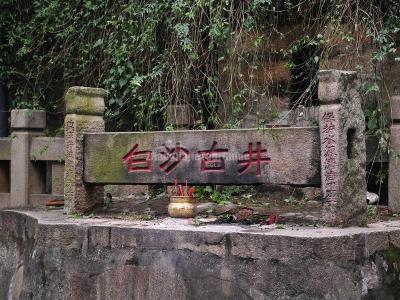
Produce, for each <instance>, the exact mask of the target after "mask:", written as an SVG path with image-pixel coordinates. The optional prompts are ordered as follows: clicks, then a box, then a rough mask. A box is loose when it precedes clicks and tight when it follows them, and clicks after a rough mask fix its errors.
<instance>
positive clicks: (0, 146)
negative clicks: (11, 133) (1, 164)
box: [0, 138, 11, 160]
mask: <svg viewBox="0 0 400 300" xmlns="http://www.w3.org/2000/svg"><path fill="white" fill-rule="evenodd" d="M10 159H11V142H10V138H0V160H10Z"/></svg>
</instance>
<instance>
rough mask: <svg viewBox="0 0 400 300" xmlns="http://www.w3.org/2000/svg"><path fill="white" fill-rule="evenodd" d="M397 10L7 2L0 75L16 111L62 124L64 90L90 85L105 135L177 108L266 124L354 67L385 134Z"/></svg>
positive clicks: (348, 5) (336, 4)
mask: <svg viewBox="0 0 400 300" xmlns="http://www.w3.org/2000/svg"><path fill="white" fill-rule="evenodd" d="M399 6H400V4H399V2H398V1H397V0H388V1H378V0H376V1H356V0H354V1H350V0H335V1H324V0H300V1H295V0H285V1H278V0H245V1H227V0H175V1H171V0H149V1H126V0H121V1H104V0H101V1H100V0H81V1H76V0H73V1H61V0H52V1H49V0H35V1H23V0H3V1H2V3H1V4H0V80H1V81H2V82H4V83H5V84H6V87H7V91H8V95H9V98H10V99H11V100H12V107H25V108H39V107H40V108H45V109H46V111H48V112H49V114H53V115H54V118H55V119H57V116H59V118H58V120H60V121H59V123H58V124H61V120H62V114H63V111H64V103H63V93H64V91H65V90H66V88H68V87H70V86H73V85H85V86H96V87H104V88H106V89H107V90H108V91H109V94H108V97H107V111H106V115H105V117H106V120H107V126H108V127H109V129H114V130H144V129H160V128H165V121H164V115H165V109H166V107H167V105H169V104H189V105H191V106H192V107H193V108H194V110H195V111H196V118H197V125H198V126H200V127H208V128H213V127H222V126H227V127H238V126H241V122H242V120H243V118H244V117H245V116H246V114H249V113H251V114H254V115H255V117H256V122H257V123H258V124H264V123H266V122H268V121H269V120H271V119H272V118H273V117H276V116H277V112H279V110H280V109H282V107H287V106H289V107H295V106H296V105H300V104H301V105H309V104H315V103H316V101H317V98H316V84H317V80H316V74H317V71H318V69H319V68H323V67H335V68H346V69H348V68H352V69H355V68H356V69H358V70H359V71H361V72H364V73H365V74H369V75H370V76H371V80H370V81H368V84H366V86H365V91H366V95H367V96H366V97H367V98H368V99H370V101H367V102H366V103H367V104H366V111H368V112H369V113H367V118H368V120H367V123H368V130H369V131H370V132H371V133H379V131H378V130H383V129H382V127H384V128H386V127H385V126H387V124H386V123H387V122H386V123H385V122H384V120H383V117H384V114H385V113H386V110H385V109H387V108H385V107H384V106H385V104H384V103H385V102H387V101H386V100H387V99H388V96H389V95H390V93H392V92H393V91H392V90H390V89H391V88H389V87H385V86H384V85H382V79H384V78H383V77H384V76H383V74H382V70H383V69H382V66H384V65H385V64H387V63H388V62H389V63H390V64H396V63H397V62H398V61H399V57H398V56H399V55H398V52H397V51H396V50H397V47H398V43H399V30H400V12H399V10H400V8H399ZM350 56H351V57H352V59H349V57H350ZM371 99H374V100H371ZM382 132H383V133H384V134H386V132H384V131H382ZM384 134H382V136H383V137H384Z"/></svg>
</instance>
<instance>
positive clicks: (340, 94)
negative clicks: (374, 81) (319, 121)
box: [318, 70, 359, 105]
mask: <svg viewBox="0 0 400 300" xmlns="http://www.w3.org/2000/svg"><path fill="white" fill-rule="evenodd" d="M318 80H319V85H318V99H319V101H320V103H321V104H322V105H324V104H332V103H340V102H342V101H343V99H345V95H346V93H347V92H348V90H349V88H352V89H353V88H358V86H359V82H358V80H357V72H355V71H342V70H321V71H319V73H318Z"/></svg>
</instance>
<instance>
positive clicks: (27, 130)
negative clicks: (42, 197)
mask: <svg viewBox="0 0 400 300" xmlns="http://www.w3.org/2000/svg"><path fill="white" fill-rule="evenodd" d="M45 127H46V113H45V112H44V111H37V110H29V109H21V110H12V111H11V129H12V135H11V171H10V178H11V180H10V181H11V188H10V189H11V195H10V203H9V206H11V207H17V206H28V205H30V200H29V198H30V195H31V194H34V193H43V192H44V189H45V183H44V181H43V180H42V178H41V177H42V175H41V171H42V170H41V169H40V168H39V167H38V166H37V165H35V164H34V163H33V162H31V155H30V150H31V145H30V143H31V138H32V137H34V136H40V135H43V129H44V128H45Z"/></svg>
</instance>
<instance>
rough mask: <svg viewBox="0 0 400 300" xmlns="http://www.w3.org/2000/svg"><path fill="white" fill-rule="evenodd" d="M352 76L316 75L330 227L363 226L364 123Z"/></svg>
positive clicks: (326, 213)
mask: <svg viewBox="0 0 400 300" xmlns="http://www.w3.org/2000/svg"><path fill="white" fill-rule="evenodd" d="M359 88H360V82H359V80H358V78H357V74H356V72H347V71H339V70H322V71H320V73H319V89H318V97H319V101H320V104H321V106H320V110H319V126H320V139H321V183H322V193H323V198H324V212H323V213H324V220H325V222H326V223H327V224H328V225H331V226H351V225H355V226H362V225H365V224H366V220H367V219H366V218H367V204H366V180H365V167H366V154H365V135H364V129H365V119H364V114H363V112H362V108H361V96H360V92H359Z"/></svg>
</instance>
